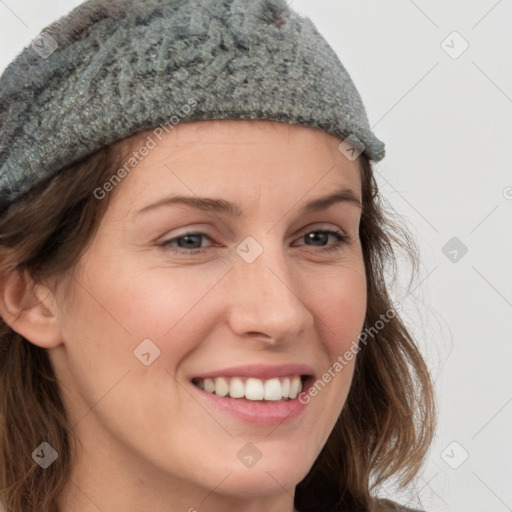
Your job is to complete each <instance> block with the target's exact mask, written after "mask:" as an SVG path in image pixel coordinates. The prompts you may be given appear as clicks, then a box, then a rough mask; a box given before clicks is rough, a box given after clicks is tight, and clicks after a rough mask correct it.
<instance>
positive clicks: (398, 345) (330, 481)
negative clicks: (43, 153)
mask: <svg viewBox="0 0 512 512" xmlns="http://www.w3.org/2000/svg"><path fill="white" fill-rule="evenodd" d="M138 135H139V134H136V135H135V136H132V137H130V138H128V139H125V140H123V141H118V142H116V143H114V144H111V145H109V146H106V147H104V148H102V149H101V150H99V151H98V152H96V153H95V154H93V155H90V156H88V157H86V158H84V159H82V160H81V161H79V162H77V163H75V164H73V165H70V166H68V167H67V168H65V169H63V170H62V171H60V173H59V174H57V176H55V177H53V178H51V179H48V180H46V181H44V182H43V183H40V184H39V185H37V186H35V187H34V188H32V189H31V190H29V191H28V192H26V193H25V194H23V195H22V196H21V197H20V198H18V199H17V200H16V201H15V202H14V203H12V204H11V205H9V207H8V208H5V209H4V210H3V211H1V212H0V276H6V275H8V274H9V273H10V272H14V271H20V272H23V271H27V272H28V274H29V275H30V277H31V278H32V280H33V282H34V283H37V282H46V283H47V282H50V281H49V280H50V279H52V278H57V279H56V281H55V282H58V277H59V276H64V274H66V273H68V272H70V271H71V270H72V269H73V266H74V265H75V263H76V262H77V261H78V259H79V258H80V255H81V254H83V252H84V251H85V250H86V248H87V246H88V244H89V243H90V242H91V241H92V239H93V238H94V235H95V233H96V230H97V228H98V226H99V224H100V222H101V219H102V217H103V215H104V213H105V211H106V209H107V207H108V204H109V198H110V197H111V194H107V196H106V197H105V199H103V200H101V201H98V199H96V197H95V196H94V194H93V192H94V190H95V189H96V188H97V187H100V186H101V185H102V184H104V183H105V182H106V181H107V180H108V179H109V178H110V177H111V176H112V174H113V172H114V171H115V170H116V169H117V168H118V167H119V166H120V165H121V163H122V161H123V157H124V155H126V154H127V153H126V152H125V149H126V148H128V147H129V146H130V141H131V140H132V139H133V138H134V137H135V138H136V137H137V136H138ZM360 160H361V176H362V192H363V214H362V218H361V224H360V237H361V243H362V248H363V255H364V262H365V267H366V275H367V287H368V290H367V291H368V302H367V312H366V318H365V329H367V328H368V329H369V332H370V333H372V334H371V337H370V340H369V341H368V342H367V343H365V344H360V351H359V353H358V355H357V358H356V365H355V370H354V377H353V381H352V385H351V388H350V392H349V395H348V397H347V401H346V403H345V406H344V407H343V410H342V412H341V415H340V417H339V419H338V421H337V423H336V425H335V427H334V429H333V431H332V433H331V435H330V436H329V438H328V441H327V443H326V445H325V447H324V448H323V450H322V452H321V453H320V455H319V457H318V458H317V460H316V461H315V463H314V465H313V467H312V468H311V470H310V472H309V473H308V475H307V476H306V478H305V479H304V480H303V481H302V482H301V483H300V484H299V485H298V486H297V488H296V494H295V506H296V508H297V509H298V510H300V511H307V510H310V509H311V510H315V511H320V510H322V511H334V510H340V509H343V510H344V509H345V507H346V508H347V510H351V511H356V510H360V511H368V512H370V511H373V510H374V509H375V506H376V503H377V502H376V500H375V499H374V498H373V497H372V494H371V491H372V490H373V489H374V488H376V487H377V486H378V485H379V484H381V483H382V482H384V481H386V480H387V479H389V478H391V477H395V476H398V477H399V479H400V482H401V484H402V485H403V486H406V485H407V484H408V483H409V482H410V481H411V480H412V479H413V478H414V476H415V475H416V474H417V472H418V471H419V469H420V468H421V466H422V464H423V462H424V459H425V456H426V453H427V451H428V448H429V445H430V443H431V441H432V438H433V434H434V428H435V399H434V394H433V388H432V383H431V380H430V376H429V372H428V369H427V367H426V365H425V362H424V360H423V358H422V356H421V354H420V352H419V350H418V348H417V347H416V345H415V343H414V340H413V339H412V337H411V334H410V333H409V331H408V330H407V328H406V327H405V326H404V324H403V323H402V321H401V320H400V317H399V315H398V314H396V315H394V316H392V317H391V318H388V319H387V321H386V322H385V323H384V322H381V323H382V324H384V325H383V327H382V328H380V329H378V331H375V329H374V332H372V331H371V327H372V326H375V324H376V323H377V322H378V321H379V319H380V318H381V315H382V314H383V313H385V312H386V311H389V310H391V309H393V304H392V302H391V300H390V297H389V294H388V288H387V285H386V282H385V280H384V277H383V276H384V274H385V269H386V268H388V265H390V264H391V265H393V263H394V261H395V259H394V258H395V254H394V248H395V247H401V248H404V249H405V250H406V252H407V253H408V254H409V255H410V257H411V259H412V261H413V262H414V261H415V258H416V257H415V252H414V247H413V244H412V241H411V240H410V238H409V237H408V235H407V233H406V231H403V230H402V229H397V228H396V227H395V225H394V224H393V223H392V222H391V221H390V218H389V214H387V213H386V211H385V209H384V208H383V205H382V203H381V198H380V195H379V192H378V187H377V183H376V181H375V178H374V175H373V171H372V167H371V164H370V162H368V160H367V158H366V157H365V156H364V154H363V155H362V156H361V157H360ZM0 282H1V281H0ZM43 442H48V443H49V444H50V445H51V446H52V447H53V448H54V449H55V450H56V451H57V453H58V454H59V457H58V458H57V460H56V461H55V462H54V463H53V464H52V465H51V466H50V467H48V468H47V469H42V468H41V467H40V466H39V465H38V464H36V462H34V460H33V459H32V456H31V455H32V453H33V452H34V450H35V449H36V448H37V447H38V446H39V445H40V444H41V443H43ZM75 443H79V440H77V439H75V438H74V436H73V432H72V431H71V429H70V425H69V423H68V417H67V415H66V411H65V408H64V406H63V402H62V400H61V394H60V389H59V382H58V381H57V379H56V377H55V373H54V371H53V368H52V365H51V363H50V359H49V357H48V355H47V352H46V350H45V349H42V348H40V347H38V346H36V345H34V344H32V343H30V342H29V341H28V340H26V339H25V338H24V337H22V336H21V335H20V334H18V333H17V332H15V331H14V330H13V329H11V328H10V327H9V326H8V325H7V324H6V323H5V322H4V321H3V320H2V319H1V318H0V502H3V503H4V504H5V506H6V507H7V510H8V511H9V512H58V507H57V497H58V496H59V494H60V493H61V492H62V490H63V488H64V486H65V485H66V484H67V482H68V479H69V476H70V474H71V469H72V467H73V455H74V453H75V451H74V450H75V446H76V444H75Z"/></svg>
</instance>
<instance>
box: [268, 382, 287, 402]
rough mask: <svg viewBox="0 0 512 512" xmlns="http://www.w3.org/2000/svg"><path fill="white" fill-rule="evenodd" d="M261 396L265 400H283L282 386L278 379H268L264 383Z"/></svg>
mask: <svg viewBox="0 0 512 512" xmlns="http://www.w3.org/2000/svg"><path fill="white" fill-rule="evenodd" d="M263 396H264V397H265V400H281V398H283V386H281V383H280V382H279V379H270V380H267V381H266V382H265V387H264V391H263Z"/></svg>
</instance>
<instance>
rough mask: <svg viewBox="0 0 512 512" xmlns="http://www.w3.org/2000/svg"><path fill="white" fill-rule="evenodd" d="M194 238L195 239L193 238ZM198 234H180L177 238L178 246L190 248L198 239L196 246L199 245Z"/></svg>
mask: <svg viewBox="0 0 512 512" xmlns="http://www.w3.org/2000/svg"><path fill="white" fill-rule="evenodd" d="M194 238H195V240H194ZM200 238H201V237H200V236H199V235H185V236H182V237H181V238H180V240H179V244H178V245H179V246H180V247H187V248H189V249H190V247H191V246H194V245H197V244H195V242H197V241H198V240H199V245H198V247H200V246H201V240H200ZM182 242H183V243H182ZM192 248H193V249H195V248H196V247H192Z"/></svg>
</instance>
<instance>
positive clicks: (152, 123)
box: [0, 0, 384, 207]
mask: <svg viewBox="0 0 512 512" xmlns="http://www.w3.org/2000/svg"><path fill="white" fill-rule="evenodd" d="M208 119H262V120H274V121H281V122H285V123H289V124H299V125H304V126H310V127H315V128H319V129H321V130H323V131H325V132H328V133H331V134H334V135H338V136H340V137H342V138H347V137H348V138H349V140H351V141H352V142H353V143H354V146H355V147H358V145H359V153H361V152H362V151H364V152H365V153H366V155H367V156H368V158H370V159H371V160H375V161H379V160H381V159H382V158H383V157H384V143H383V142H381V141H380V140H379V139H378V138H377V137H376V136H375V135H374V134H373V133H372V131H371V129H370V126H369V123H368V118H367V115H366V111H365V108H364V106H363V103H362V100H361V97H360V95H359V93H358V91H357V89H356V88H355V86H354V83H353V81H352V79H351V78H350V76H349V74H348V73H347V71H346V70H345V68H344V66H343V65H342V63H341V62H340V60H339V59H338V57H337V55H336V54H335V52H334V51H333V49H332V48H331V47H330V46H329V44H328V43H327V42H326V41H325V39H324V38H323V37H322V36H321V35H320V34H319V32H318V30H317V29H316V28H315V26H314V25H313V23H312V22H311V21H310V20H309V18H306V17H303V16H301V15H299V14H298V13H296V12H295V11H293V10H292V9H290V8H289V6H288V5H287V3H286V2H285V0H89V1H86V2H84V3H83V4H81V5H80V6H79V7H77V8H76V9H74V10H73V11H71V12H70V13H69V14H68V15H67V16H64V17H62V18H60V19H59V20H58V21H56V22H55V23H53V24H52V25H50V26H49V27H47V28H46V29H44V30H43V31H42V32H41V34H40V35H39V36H38V37H37V38H35V39H34V40H33V41H32V42H31V44H29V45H27V47H26V48H25V49H24V50H23V51H22V52H21V53H20V54H19V55H18V56H17V58H16V59H15V60H14V61H13V62H12V63H11V64H10V65H9V66H8V67H7V69H6V70H5V71H4V73H3V74H2V76H1V77H0V207H1V206H3V205H5V204H8V203H9V202H10V201H13V200H14V199H16V198H17V197H19V196H20V195H21V194H23V193H24V192H26V191H27V190H29V189H30V188H31V187H32V186H33V185H35V184H36V183H38V182H40V181H42V180H44V179H47V178H49V177H51V176H54V175H55V174H57V173H58V172H59V170H61V169H63V168H64V167H66V166H68V165H69V164H71V163H74V162H76V161H78V160H80V159H81V158H83V157H85V156H87V155H89V154H92V153H94V152H95V151H97V150H98V149H100V148H101V147H103V146H105V145H107V144H109V143H111V142H114V141H117V140H119V139H122V138H124V137H127V136H129V135H132V134H134V133H137V132H139V131H142V130H145V129H148V128H152V127H157V126H162V127H173V126H175V125H177V124H179V123H182V122H190V121H196V120H208Z"/></svg>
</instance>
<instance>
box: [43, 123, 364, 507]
mask: <svg viewBox="0 0 512 512" xmlns="http://www.w3.org/2000/svg"><path fill="white" fill-rule="evenodd" d="M148 135H150V136H151V138H152V140H153V143H151V142H148V141H149V139H147V136H148ZM160 137H161V139H162V140H161V141H160V140H159V139H158V138H157V137H156V136H155V135H154V134H153V133H152V132H151V131H148V132H147V133H145V134H144V135H143V136H142V138H141V139H140V140H139V142H137V144H136V145H135V147H134V148H133V151H136V152H137V153H138V155H141V153H140V151H139V150H140V148H141V147H142V146H143V145H145V144H146V147H149V148H150V149H148V154H147V156H145V157H144V158H142V160H141V161H140V163H139V164H138V165H137V166H136V167H135V168H133V170H131V172H130V173H129V174H128V175H127V176H126V177H125V178H124V179H123V180H122V182H121V183H120V184H119V185H117V187H116V189H115V190H114V195H113V197H112V198H111V202H110V204H109V207H108V210H107V213H106V215H105V217H104V218H103V220H102V222H101V224H100V227H99V230H98V232H97V233H96V235H95V237H94V239H93V241H92V244H91V245H90V247H89V248H88V250H87V251H86V253H85V254H84V255H83V257H82V258H81V260H80V261H79V262H78V264H77V267H76V268H75V273H74V279H72V280H71V281H69V283H70V286H71V287H72V291H73V297H72V300H71V301H70V302H68V303H65V304H64V302H62V301H60V302H59V299H58V297H57V299H58V300H57V303H58V304H60V305H61V306H62V307H57V316H58V323H59V326H60V332H61V338H62V339H61V343H60V344H58V345H57V346H56V347H54V348H52V349H51V350H50V351H49V353H50V357H51V359H52V362H53V364H54V366H55V368H56V371H57V375H58V378H59V380H60V381H61V382H62V387H63V391H64V399H65V404H66V407H67V408H68V410H69V414H70V418H71V425H72V426H73V432H74V433H75V434H76V435H77V436H78V437H79V439H80V440H81V443H82V446H83V448H84V450H83V452H82V453H81V459H80V460H81V464H80V468H81V473H80V475H81V476H80V477H77V481H76V482H75V483H77V482H78V481H81V482H82V485H83V486H84V489H83V492H84V493H87V494H88V495H90V493H95V492H98V491H97V489H96V491H95V490H93V488H92V486H91V485H89V486H88V484H86V482H87V481H90V479H93V478H95V476H94V475H97V478H98V482H101V483H100V484H98V485H99V486H100V487H101V488H103V489H105V492H107V491H106V488H107V487H108V485H107V484H106V483H105V481H108V482H110V484H109V485H110V487H108V489H109V492H111V493H121V491H122V492H124V493H135V492H139V491H140V492H149V489H150V488H151V489H157V488H162V487H165V489H166V490H167V491H168V492H169V494H170V495H172V496H173V497H174V501H175V502H176V500H182V505H183V507H185V508H183V510H187V509H188V508H192V507H195V508H199V506H200V504H201V500H203V499H204V502H203V503H202V504H201V506H203V509H204V510H208V503H210V504H211V505H212V508H213V504H214V503H215V500H220V499H222V498H227V497H230V499H233V500H236V499H240V500H242V499H245V500H247V499H255V498H257V497H263V496H271V495H273V496H274V497H276V496H279V495H283V496H284V495H285V494H286V496H287V498H286V499H289V498H290V497H291V496H292V495H293V490H294V488H295V486H296V485H297V484H298V482H300V480H302V479H303V478H304V477H305V475H306V474H307V473H308V471H309V469H310V468H311V466H312V464H313V462H314V460H315V459H316V457H317V456H318V454H319V452H320V450H321V448H322V447H323V445H324V444H325V442H326V440H327V438H328V436H329V434H330V432H331V430H332V428H333V426H334V424H335V422H336V419H337V418H338V416H339V414H340V412H341V409H342V407H343V405H344V403H345V400H346V397H347V394H348V391H349V387H350V384H351V379H352V375H353V368H354V359H352V360H350V361H348V362H347V363H346V364H344V365H340V364H338V365H335V363H336V362H337V361H339V358H342V357H343V355H344V354H345V352H346V351H347V350H348V349H350V347H351V346H352V347H353V346H354V344H353V342H354V340H357V337H358V334H359V333H360V332H361V329H362V326H363V321H364V316H365V308H366V280H365V269H364V264H363V257H362V251H361V244H360V241H359V238H358V228H359V221H360V215H361V208H360V205H359V204H358V203H359V201H360V200H361V181H360V170H359V162H358V160H356V161H350V160H349V159H347V158H346V157H345V156H344V155H343V154H342V153H341V152H340V151H339V149H338V145H339V142H340V139H338V138H336V137H334V136H332V135H328V134H326V133H324V132H321V131H319V130H314V129H311V128H306V127H299V126H290V125H286V124H282V123H276V122H262V121H206V122H195V123H189V124H183V125H181V126H178V127H176V128H175V129H174V130H172V131H171V132H170V133H169V134H165V135H164V136H160ZM153 146H154V147H153ZM143 153H146V151H144V150H143ZM127 168H128V166H127ZM116 170H117V169H116ZM334 195H335V196H336V197H334ZM329 198H330V199H329ZM98 200H99V199H98ZM340 366H343V368H342V369H341V370H340ZM324 372H328V376H327V377H325V376H324V377H323V378H322V375H323V374H324ZM329 372H330V373H329ZM298 379H301V384H302V386H303V390H302V391H303V394H302V395H300V396H301V400H299V399H298V398H295V399H287V400H282V399H281V397H282V396H283V391H284V394H285V395H288V396H289V395H290V393H291V396H292V397H293V396H294V395H295V393H296V392H298V390H297V386H298V383H299V381H298ZM287 381H288V382H289V384H287ZM317 381H319V382H317ZM315 383H316V388H317V392H316V394H315V392H314V391H313V392H312V393H310V394H309V393H308V394H306V393H307V391H308V389H310V388H311V386H314V385H315ZM215 386H216V387H215ZM201 387H202V388H206V389H207V390H206V389H201ZM214 387H215V389H216V393H218V395H216V394H213V393H212V392H211V391H212V390H213V388H214ZM283 388H284V390H283ZM294 388H295V389H294ZM299 391H300V390H299ZM227 392H228V393H232V394H233V395H234V396H235V397H238V398H231V397H230V396H229V394H228V396H224V397H223V396H221V395H225V393H227ZM261 393H263V397H265V396H266V397H267V399H266V400H263V401H262V400H259V399H261V396H262V395H261ZM265 393H268V394H265ZM240 395H244V396H245V395H247V397H248V398H251V399H248V398H243V397H240ZM306 402H307V403H306ZM85 475H87V476H85ZM88 479H89V480H88ZM110 479H112V480H110ZM77 485H78V486H79V487H80V485H79V484H78V483H77ZM193 491H197V492H193ZM190 496H196V498H197V499H195V501H191V500H190ZM283 499H284V498H283ZM100 501H101V500H100ZM116 503H117V502H116ZM180 503H181V502H180Z"/></svg>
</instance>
